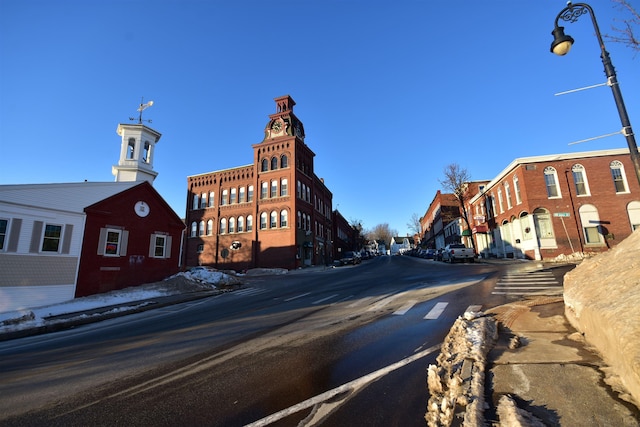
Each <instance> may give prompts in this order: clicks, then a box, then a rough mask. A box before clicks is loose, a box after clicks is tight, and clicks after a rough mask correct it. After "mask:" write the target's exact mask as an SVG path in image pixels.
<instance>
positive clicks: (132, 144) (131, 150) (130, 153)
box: [127, 138, 136, 160]
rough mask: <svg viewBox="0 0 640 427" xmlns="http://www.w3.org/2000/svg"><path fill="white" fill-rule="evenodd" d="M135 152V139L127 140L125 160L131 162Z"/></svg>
mask: <svg viewBox="0 0 640 427" xmlns="http://www.w3.org/2000/svg"><path fill="white" fill-rule="evenodd" d="M135 152H136V140H135V138H129V141H128V143H127V159H129V160H133V159H134V156H135Z"/></svg>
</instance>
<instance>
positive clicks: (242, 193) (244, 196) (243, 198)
mask: <svg viewBox="0 0 640 427" xmlns="http://www.w3.org/2000/svg"><path fill="white" fill-rule="evenodd" d="M246 201H247V190H246V188H245V187H240V194H239V198H238V202H240V203H244V202H246Z"/></svg>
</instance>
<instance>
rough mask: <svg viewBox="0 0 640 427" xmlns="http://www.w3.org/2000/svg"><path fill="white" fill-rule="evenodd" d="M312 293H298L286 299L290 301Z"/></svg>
mask: <svg viewBox="0 0 640 427" xmlns="http://www.w3.org/2000/svg"><path fill="white" fill-rule="evenodd" d="M310 293H311V292H306V293H304V294H300V295H296V296H295V297H291V298H288V299H286V300H285V301H286V302H289V301H293V300H294V299H298V298H302V297H306V296H307V295H309V294H310Z"/></svg>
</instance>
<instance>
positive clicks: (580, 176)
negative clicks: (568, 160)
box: [571, 165, 589, 196]
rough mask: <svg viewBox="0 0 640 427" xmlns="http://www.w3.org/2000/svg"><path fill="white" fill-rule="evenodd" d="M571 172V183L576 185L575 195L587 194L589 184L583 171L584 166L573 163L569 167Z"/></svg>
mask: <svg viewBox="0 0 640 427" xmlns="http://www.w3.org/2000/svg"><path fill="white" fill-rule="evenodd" d="M571 173H572V174H573V183H574V185H575V187H576V195H578V196H588V195H589V184H588V183H587V174H586V172H585V169H584V166H582V165H573V166H572V167H571Z"/></svg>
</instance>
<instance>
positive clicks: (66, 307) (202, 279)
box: [0, 267, 240, 333]
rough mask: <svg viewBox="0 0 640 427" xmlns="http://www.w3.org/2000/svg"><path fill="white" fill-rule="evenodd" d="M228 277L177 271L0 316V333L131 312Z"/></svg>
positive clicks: (224, 282) (232, 281)
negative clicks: (102, 311) (80, 316)
mask: <svg viewBox="0 0 640 427" xmlns="http://www.w3.org/2000/svg"><path fill="white" fill-rule="evenodd" d="M239 283H240V282H239V280H238V279H237V278H236V277H234V276H233V275H231V274H226V273H223V272H220V271H215V270H211V269H207V268H203V267H198V268H195V269H192V270H190V271H188V272H181V273H178V274H176V275H174V276H172V277H169V278H168V279H166V280H164V281H162V282H156V283H150V284H146V285H140V286H134V287H130V288H126V289H121V290H118V291H112V292H107V293H104V294H96V295H91V296H87V297H82V298H75V299H73V300H70V301H66V302H62V303H58V304H53V305H47V306H43V307H34V308H28V309H24V310H18V311H10V312H5V313H0V333H3V332H11V331H17V330H23V329H29V328H34V327H38V326H43V325H44V324H45V323H47V322H51V321H52V320H48V319H47V318H50V317H52V316H61V315H65V314H70V313H76V312H82V311H86V310H93V309H98V308H102V307H110V306H118V307H114V308H113V309H112V310H111V312H117V311H125V310H131V309H132V308H135V307H137V306H141V305H144V304H145V303H144V300H148V299H152V298H157V297H164V296H169V295H176V294H181V293H188V292H200V291H212V290H216V289H218V288H219V287H224V286H233V285H237V284H239Z"/></svg>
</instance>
